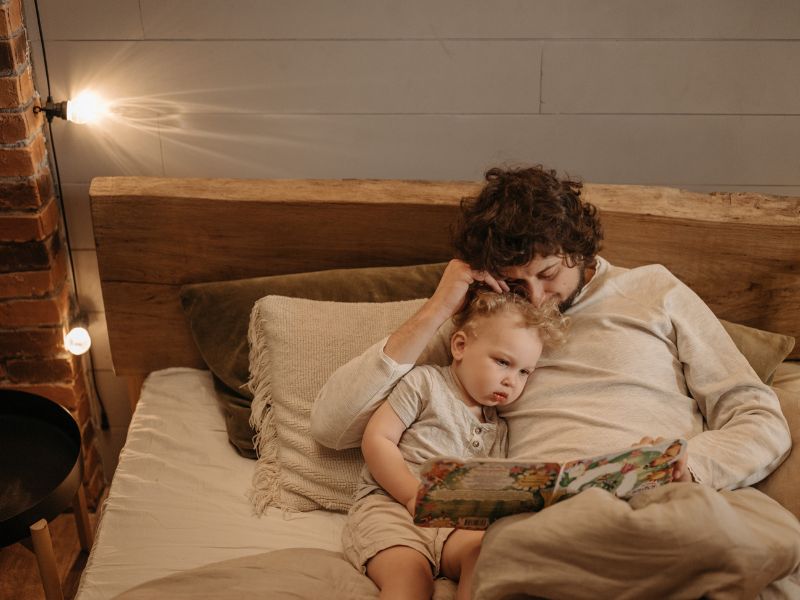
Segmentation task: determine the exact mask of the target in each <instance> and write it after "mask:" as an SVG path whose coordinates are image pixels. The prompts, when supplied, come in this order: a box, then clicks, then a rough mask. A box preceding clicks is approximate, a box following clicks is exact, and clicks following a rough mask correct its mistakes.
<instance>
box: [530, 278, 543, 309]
mask: <svg viewBox="0 0 800 600" xmlns="http://www.w3.org/2000/svg"><path fill="white" fill-rule="evenodd" d="M527 284H528V286H527V287H528V298H529V299H530V301H531V304H536V305H539V304H541V303H542V302H543V301H544V300H545V298H546V292H545V289H544V284H543V283H542V282H541V281H538V280H534V281H528V282H527Z"/></svg>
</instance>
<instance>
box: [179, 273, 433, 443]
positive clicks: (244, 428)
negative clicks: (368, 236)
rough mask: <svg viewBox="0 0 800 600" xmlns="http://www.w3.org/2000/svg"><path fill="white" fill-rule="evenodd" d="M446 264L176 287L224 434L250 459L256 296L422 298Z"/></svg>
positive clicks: (357, 299)
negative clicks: (250, 341) (250, 337)
mask: <svg viewBox="0 0 800 600" xmlns="http://www.w3.org/2000/svg"><path fill="white" fill-rule="evenodd" d="M445 265H446V263H436V264H429V265H414V266H408V267H368V268H363V269H336V270H331V271H317V272H313V273H297V274H292V275H274V276H270V277H256V278H252V279H239V280H234V281H218V282H211V283H195V284H189V285H184V286H182V287H181V291H180V297H181V304H182V306H183V311H184V314H185V315H186V318H187V319H188V321H189V327H190V329H191V331H192V336H193V337H194V341H195V343H196V344H197V347H198V349H199V350H200V355H201V356H202V357H203V360H204V361H205V363H206V364H207V365H208V368H209V369H210V370H211V372H212V373H213V374H214V385H215V388H216V391H217V395H218V399H219V401H220V404H221V406H222V408H223V411H224V414H225V422H226V427H227V430H228V439H229V440H230V441H231V443H232V444H233V445H234V446H235V447H236V449H237V451H238V452H239V453H240V454H242V455H243V456H247V457H249V458H256V453H255V449H254V447H253V435H254V434H255V432H254V431H253V429H252V428H251V427H250V424H249V423H248V421H249V419H250V403H251V401H252V398H253V397H252V394H250V391H249V390H248V389H247V388H246V386H245V384H246V383H247V380H248V378H249V376H250V373H249V365H248V353H249V348H248V345H247V327H248V324H249V322H250V312H251V310H252V308H253V305H254V304H255V303H256V300H259V299H260V298H263V297H264V296H269V295H273V296H288V297H290V298H307V299H310V300H327V301H334V302H394V301H397V300H415V299H418V298H428V297H429V296H430V295H431V294H432V293H433V291H434V290H435V289H436V285H437V284H438V283H439V279H440V278H441V275H442V272H443V271H444V267H445Z"/></svg>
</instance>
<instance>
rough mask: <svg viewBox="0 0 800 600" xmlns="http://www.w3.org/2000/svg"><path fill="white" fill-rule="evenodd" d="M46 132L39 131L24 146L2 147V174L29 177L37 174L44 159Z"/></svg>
mask: <svg viewBox="0 0 800 600" xmlns="http://www.w3.org/2000/svg"><path fill="white" fill-rule="evenodd" d="M44 156H45V145H44V134H43V133H41V132H39V133H37V134H36V135H34V137H33V138H32V141H31V142H29V143H27V144H25V145H24V146H2V147H0V176H5V177H28V176H30V175H35V174H36V172H37V170H38V168H39V165H40V164H41V162H42V161H43V160H44Z"/></svg>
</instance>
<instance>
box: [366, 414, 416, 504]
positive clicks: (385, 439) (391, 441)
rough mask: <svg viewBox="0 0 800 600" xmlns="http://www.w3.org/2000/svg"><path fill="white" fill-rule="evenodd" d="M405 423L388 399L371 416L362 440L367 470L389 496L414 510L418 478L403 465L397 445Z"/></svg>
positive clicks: (403, 461) (404, 463) (404, 428)
mask: <svg viewBox="0 0 800 600" xmlns="http://www.w3.org/2000/svg"><path fill="white" fill-rule="evenodd" d="M405 430H406V426H405V424H404V423H403V421H401V420H400V417H398V416H397V413H395V412H394V409H393V408H392V407H391V406H390V405H389V403H388V402H384V403H383V404H381V405H380V406H379V407H378V410H376V411H375V413H374V414H373V415H372V417H371V418H370V420H369V423H367V428H366V430H365V431H364V437H363V438H362V439H361V451H362V452H363V453H364V460H366V462H367V467H369V472H370V473H371V474H372V476H373V477H374V478H375V481H377V482H378V483H379V484H380V486H381V487H382V488H383V489H384V490H386V491H387V492H389V494H391V495H392V497H393V498H394V499H395V500H397V501H398V502H400V503H401V504H402V505H403V506H405V507H406V508H407V509H408V512H410V513H411V514H413V513H414V503H415V502H416V498H417V488H418V487H419V480H418V479H417V478H416V477H415V476H414V474H413V473H411V471H410V470H409V468H408V466H407V465H406V461H405V460H404V459H403V455H402V454H401V453H400V449H399V448H398V447H397V444H398V443H399V442H400V436H402V435H403V432H404V431H405Z"/></svg>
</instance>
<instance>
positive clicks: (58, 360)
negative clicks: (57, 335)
mask: <svg viewBox="0 0 800 600" xmlns="http://www.w3.org/2000/svg"><path fill="white" fill-rule="evenodd" d="M79 371H80V359H79V358H78V357H77V356H73V355H72V354H69V353H66V354H65V355H64V356H63V357H52V358H17V359H11V360H9V361H8V362H6V372H7V376H8V379H9V381H11V382H12V383H53V382H59V381H65V380H66V381H68V380H72V379H74V378H75V377H77V376H78V374H79Z"/></svg>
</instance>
